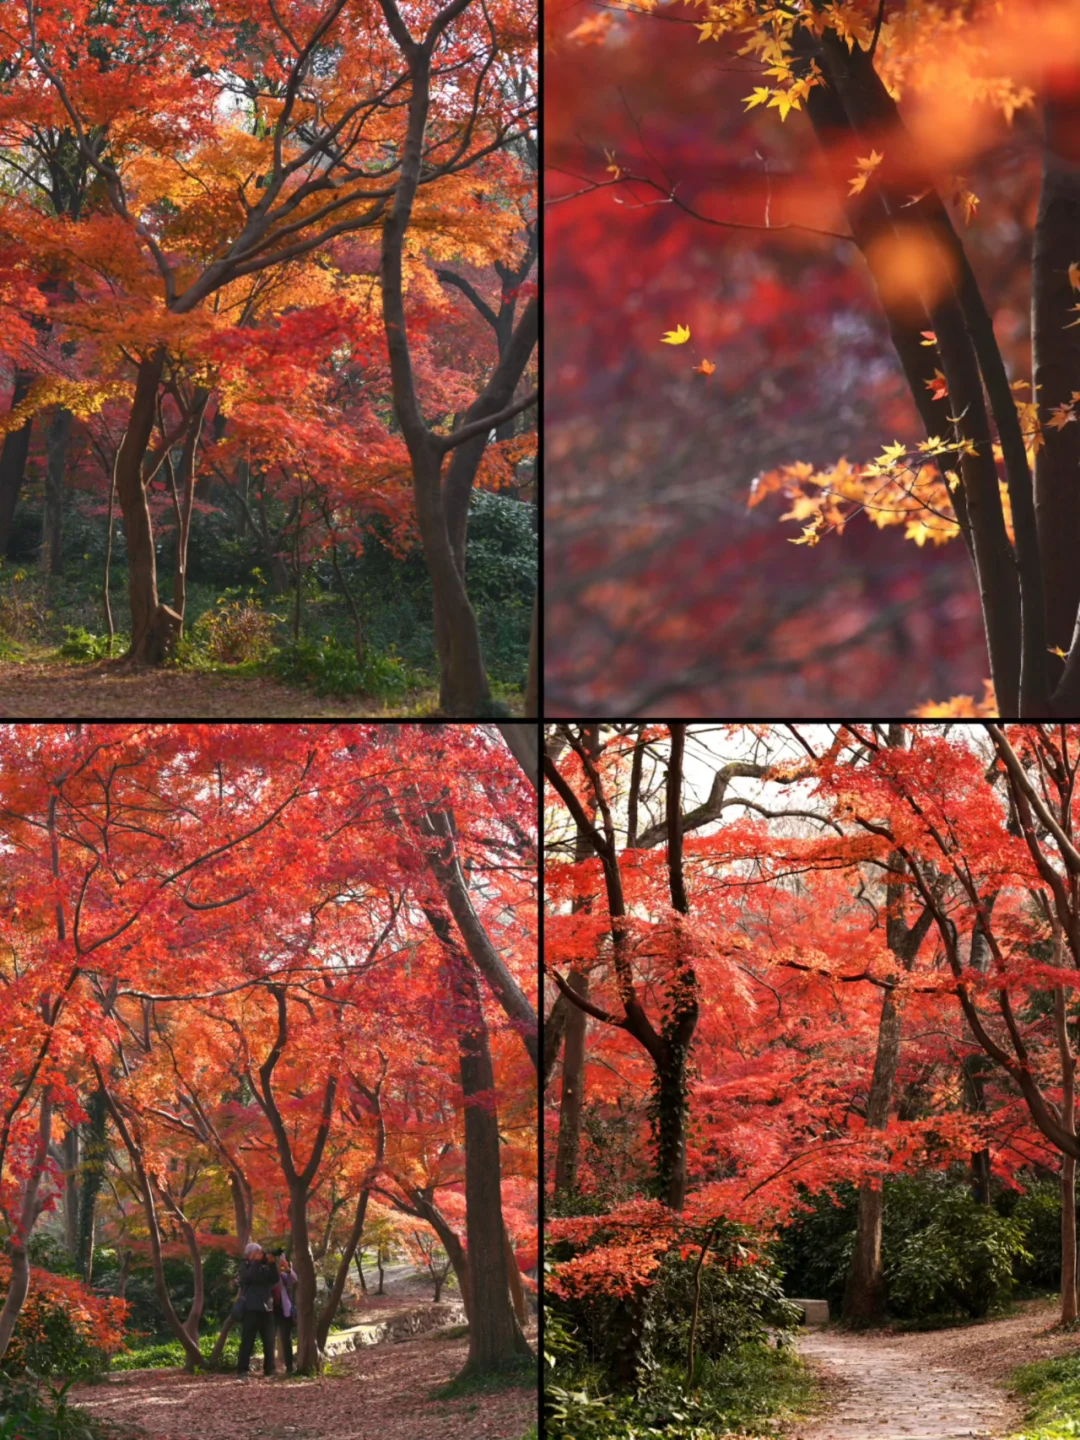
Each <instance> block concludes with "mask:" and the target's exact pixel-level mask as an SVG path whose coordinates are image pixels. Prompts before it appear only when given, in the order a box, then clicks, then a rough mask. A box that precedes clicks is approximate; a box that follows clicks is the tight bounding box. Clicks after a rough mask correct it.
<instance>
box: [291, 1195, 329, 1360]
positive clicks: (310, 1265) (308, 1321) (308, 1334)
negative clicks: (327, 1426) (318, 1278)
mask: <svg viewBox="0 0 1080 1440" xmlns="http://www.w3.org/2000/svg"><path fill="white" fill-rule="evenodd" d="M289 1221H290V1224H291V1226H292V1263H293V1269H294V1270H295V1271H296V1278H297V1281H298V1284H297V1287H296V1357H295V1363H296V1369H297V1370H298V1371H299V1373H300V1374H301V1375H317V1374H318V1373H319V1370H320V1369H321V1366H322V1356H321V1352H320V1350H319V1341H318V1334H317V1329H316V1319H315V1259H314V1256H313V1255H312V1253H311V1237H310V1235H309V1233H308V1218H307V1192H306V1189H304V1188H303V1187H301V1186H300V1185H294V1186H293V1187H292V1188H291V1190H290V1194H289Z"/></svg>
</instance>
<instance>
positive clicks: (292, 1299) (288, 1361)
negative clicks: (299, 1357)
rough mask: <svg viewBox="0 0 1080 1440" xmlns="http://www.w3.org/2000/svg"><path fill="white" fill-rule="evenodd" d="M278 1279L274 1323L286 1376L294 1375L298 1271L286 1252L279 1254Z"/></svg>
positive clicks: (282, 1251)
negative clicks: (294, 1331) (279, 1337)
mask: <svg viewBox="0 0 1080 1440" xmlns="http://www.w3.org/2000/svg"><path fill="white" fill-rule="evenodd" d="M277 1256H278V1262H277V1263H278V1278H277V1284H276V1285H275V1286H274V1323H275V1324H276V1326H277V1330H278V1334H279V1335H280V1336H281V1353H282V1356H283V1357H284V1360H285V1374H286V1375H291V1374H292V1373H293V1356H292V1332H293V1326H294V1325H295V1324H296V1271H295V1270H294V1269H293V1268H292V1265H291V1264H290V1263H289V1260H288V1258H287V1257H286V1254H285V1251H284V1250H279V1251H278V1252H277Z"/></svg>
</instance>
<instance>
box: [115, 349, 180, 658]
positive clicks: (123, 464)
mask: <svg viewBox="0 0 1080 1440" xmlns="http://www.w3.org/2000/svg"><path fill="white" fill-rule="evenodd" d="M164 360H165V357H164V354H163V352H162V351H160V350H158V351H155V352H154V354H152V355H149V356H147V357H146V358H144V359H143V360H142V361H141V363H140V365H139V373H138V376H137V378H136V381H135V395H134V397H133V399H132V402H131V414H130V417H129V419H128V428H127V430H126V431H125V432H124V438H123V440H122V441H121V442H120V450H119V452H118V454H117V457H116V494H117V497H118V499H119V501H120V510H121V513H122V514H123V517H124V530H125V533H126V535H127V552H128V597H129V599H130V602H131V645H130V647H129V649H128V652H127V658H128V659H129V660H130V661H132V662H134V663H138V664H144V665H161V664H162V663H163V662H164V661H165V660H167V659H168V657H169V656H170V655H171V654H172V651H173V649H174V647H175V645H176V638H177V636H178V635H179V633H180V617H179V615H177V613H176V611H175V610H172V609H171V608H170V607H169V606H168V605H163V604H162V603H161V601H160V599H159V597H158V586H157V560H156V557H155V554H154V531H153V525H152V523H151V520H150V507H149V505H148V503H147V496H146V485H145V483H144V481H143V459H144V457H145V455H146V450H147V446H148V445H149V442H150V434H151V431H152V430H153V425H154V411H155V405H156V401H157V388H158V382H159V381H160V379H161V371H162V368H163V366H164Z"/></svg>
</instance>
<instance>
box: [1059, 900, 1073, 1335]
mask: <svg viewBox="0 0 1080 1440" xmlns="http://www.w3.org/2000/svg"><path fill="white" fill-rule="evenodd" d="M1055 948H1056V950H1057V952H1058V953H1057V957H1056V958H1057V959H1058V963H1059V964H1060V963H1061V961H1060V954H1061V948H1062V947H1061V932H1060V930H1059V929H1058V928H1057V927H1056V926H1055ZM1054 1028H1055V1030H1056V1032H1057V1042H1058V1053H1059V1056H1060V1059H1061V1123H1062V1125H1063V1126H1064V1128H1065V1129H1066V1130H1067V1131H1068V1133H1069V1134H1070V1135H1075V1134H1076V1056H1075V1055H1074V1054H1073V1049H1072V1044H1071V1042H1070V1040H1069V1012H1068V1006H1067V1001H1066V998H1065V990H1064V988H1063V987H1062V986H1060V985H1059V986H1057V987H1056V988H1055V990H1054ZM1076 1279H1077V1276H1076V1157H1075V1156H1074V1155H1066V1154H1065V1153H1064V1152H1063V1153H1062V1156H1061V1323H1062V1324H1063V1325H1071V1324H1072V1323H1073V1322H1074V1321H1075V1320H1076V1318H1077V1310H1076V1300H1077V1295H1076Z"/></svg>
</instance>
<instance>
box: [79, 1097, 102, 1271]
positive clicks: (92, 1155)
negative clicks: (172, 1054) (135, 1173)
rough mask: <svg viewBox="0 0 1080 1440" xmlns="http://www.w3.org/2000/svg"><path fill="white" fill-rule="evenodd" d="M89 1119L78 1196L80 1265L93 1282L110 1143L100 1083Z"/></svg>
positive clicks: (91, 1100)
mask: <svg viewBox="0 0 1080 1440" xmlns="http://www.w3.org/2000/svg"><path fill="white" fill-rule="evenodd" d="M86 1109H87V1114H88V1116H89V1119H88V1120H87V1123H86V1130H85V1133H84V1135H83V1160H82V1188H81V1193H80V1195H79V1246H78V1257H77V1258H78V1266H79V1272H80V1274H81V1275H82V1277H83V1279H84V1280H85V1282H86V1283H87V1285H89V1284H90V1281H91V1279H92V1278H93V1272H94V1218H95V1214H96V1211H97V1197H98V1192H99V1190H100V1189H101V1184H102V1180H103V1178H104V1174H105V1161H106V1159H107V1157H108V1148H109V1147H108V1145H107V1143H106V1138H105V1127H106V1107H105V1092H104V1091H103V1090H102V1089H101V1087H100V1085H99V1086H98V1087H97V1089H95V1091H94V1093H93V1094H92V1095H91V1096H90V1103H89V1104H88V1105H87V1107H86Z"/></svg>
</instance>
